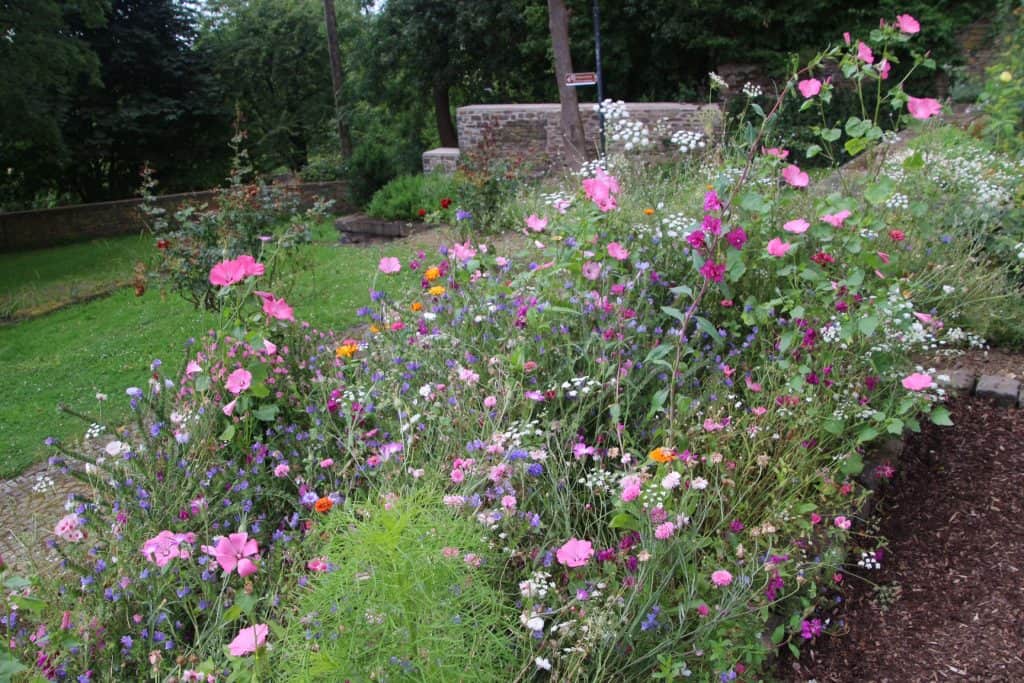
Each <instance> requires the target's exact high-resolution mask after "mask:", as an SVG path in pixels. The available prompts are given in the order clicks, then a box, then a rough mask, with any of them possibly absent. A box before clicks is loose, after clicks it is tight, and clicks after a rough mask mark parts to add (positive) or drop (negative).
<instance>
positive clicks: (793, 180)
mask: <svg viewBox="0 0 1024 683" xmlns="http://www.w3.org/2000/svg"><path fill="white" fill-rule="evenodd" d="M782 179H783V180H785V181H786V182H787V183H789V184H790V185H792V186H793V187H807V186H808V185H809V184H810V182H811V177H810V176H809V175H807V173H805V172H804V171H801V170H800V167H799V166H797V165H796V164H790V165H789V166H787V167H786V168H784V169H782Z"/></svg>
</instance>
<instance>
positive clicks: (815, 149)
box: [805, 145, 821, 159]
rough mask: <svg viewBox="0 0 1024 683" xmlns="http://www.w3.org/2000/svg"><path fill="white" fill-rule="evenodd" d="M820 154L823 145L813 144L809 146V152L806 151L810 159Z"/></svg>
mask: <svg viewBox="0 0 1024 683" xmlns="http://www.w3.org/2000/svg"><path fill="white" fill-rule="evenodd" d="M819 154H821V145H811V146H810V147H808V148H807V152H805V155H806V156H807V158H808V159H813V158H814V157H816V156H818V155H819Z"/></svg>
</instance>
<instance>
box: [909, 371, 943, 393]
mask: <svg viewBox="0 0 1024 683" xmlns="http://www.w3.org/2000/svg"><path fill="white" fill-rule="evenodd" d="M902 384H903V388H904V389H907V390H908V391H924V390H925V389H930V388H931V387H933V386H935V380H933V379H932V377H931V375H926V374H924V373H923V372H915V373H914V374H912V375H907V376H906V377H904V378H903V381H902Z"/></svg>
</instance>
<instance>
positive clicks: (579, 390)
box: [561, 377, 601, 398]
mask: <svg viewBox="0 0 1024 683" xmlns="http://www.w3.org/2000/svg"><path fill="white" fill-rule="evenodd" d="M600 386H601V383H600V382H598V381H597V380H593V379H590V378H589V377H573V378H572V379H571V380H567V381H565V382H562V384H561V387H562V391H564V392H565V395H566V397H568V398H576V397H577V396H586V395H587V394H589V393H590V392H591V391H593V390H594V388H595V387H600Z"/></svg>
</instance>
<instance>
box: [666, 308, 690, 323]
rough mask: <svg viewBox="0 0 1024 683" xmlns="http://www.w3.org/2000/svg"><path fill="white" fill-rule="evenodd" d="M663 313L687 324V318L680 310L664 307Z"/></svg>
mask: <svg viewBox="0 0 1024 683" xmlns="http://www.w3.org/2000/svg"><path fill="white" fill-rule="evenodd" d="M661 312H662V313H664V314H665V315H668V316H671V317H673V318H675V319H676V320H678V321H679V322H686V318H685V316H683V312H682V311H680V310H679V309H678V308H673V307H672V306H662V307H661Z"/></svg>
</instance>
